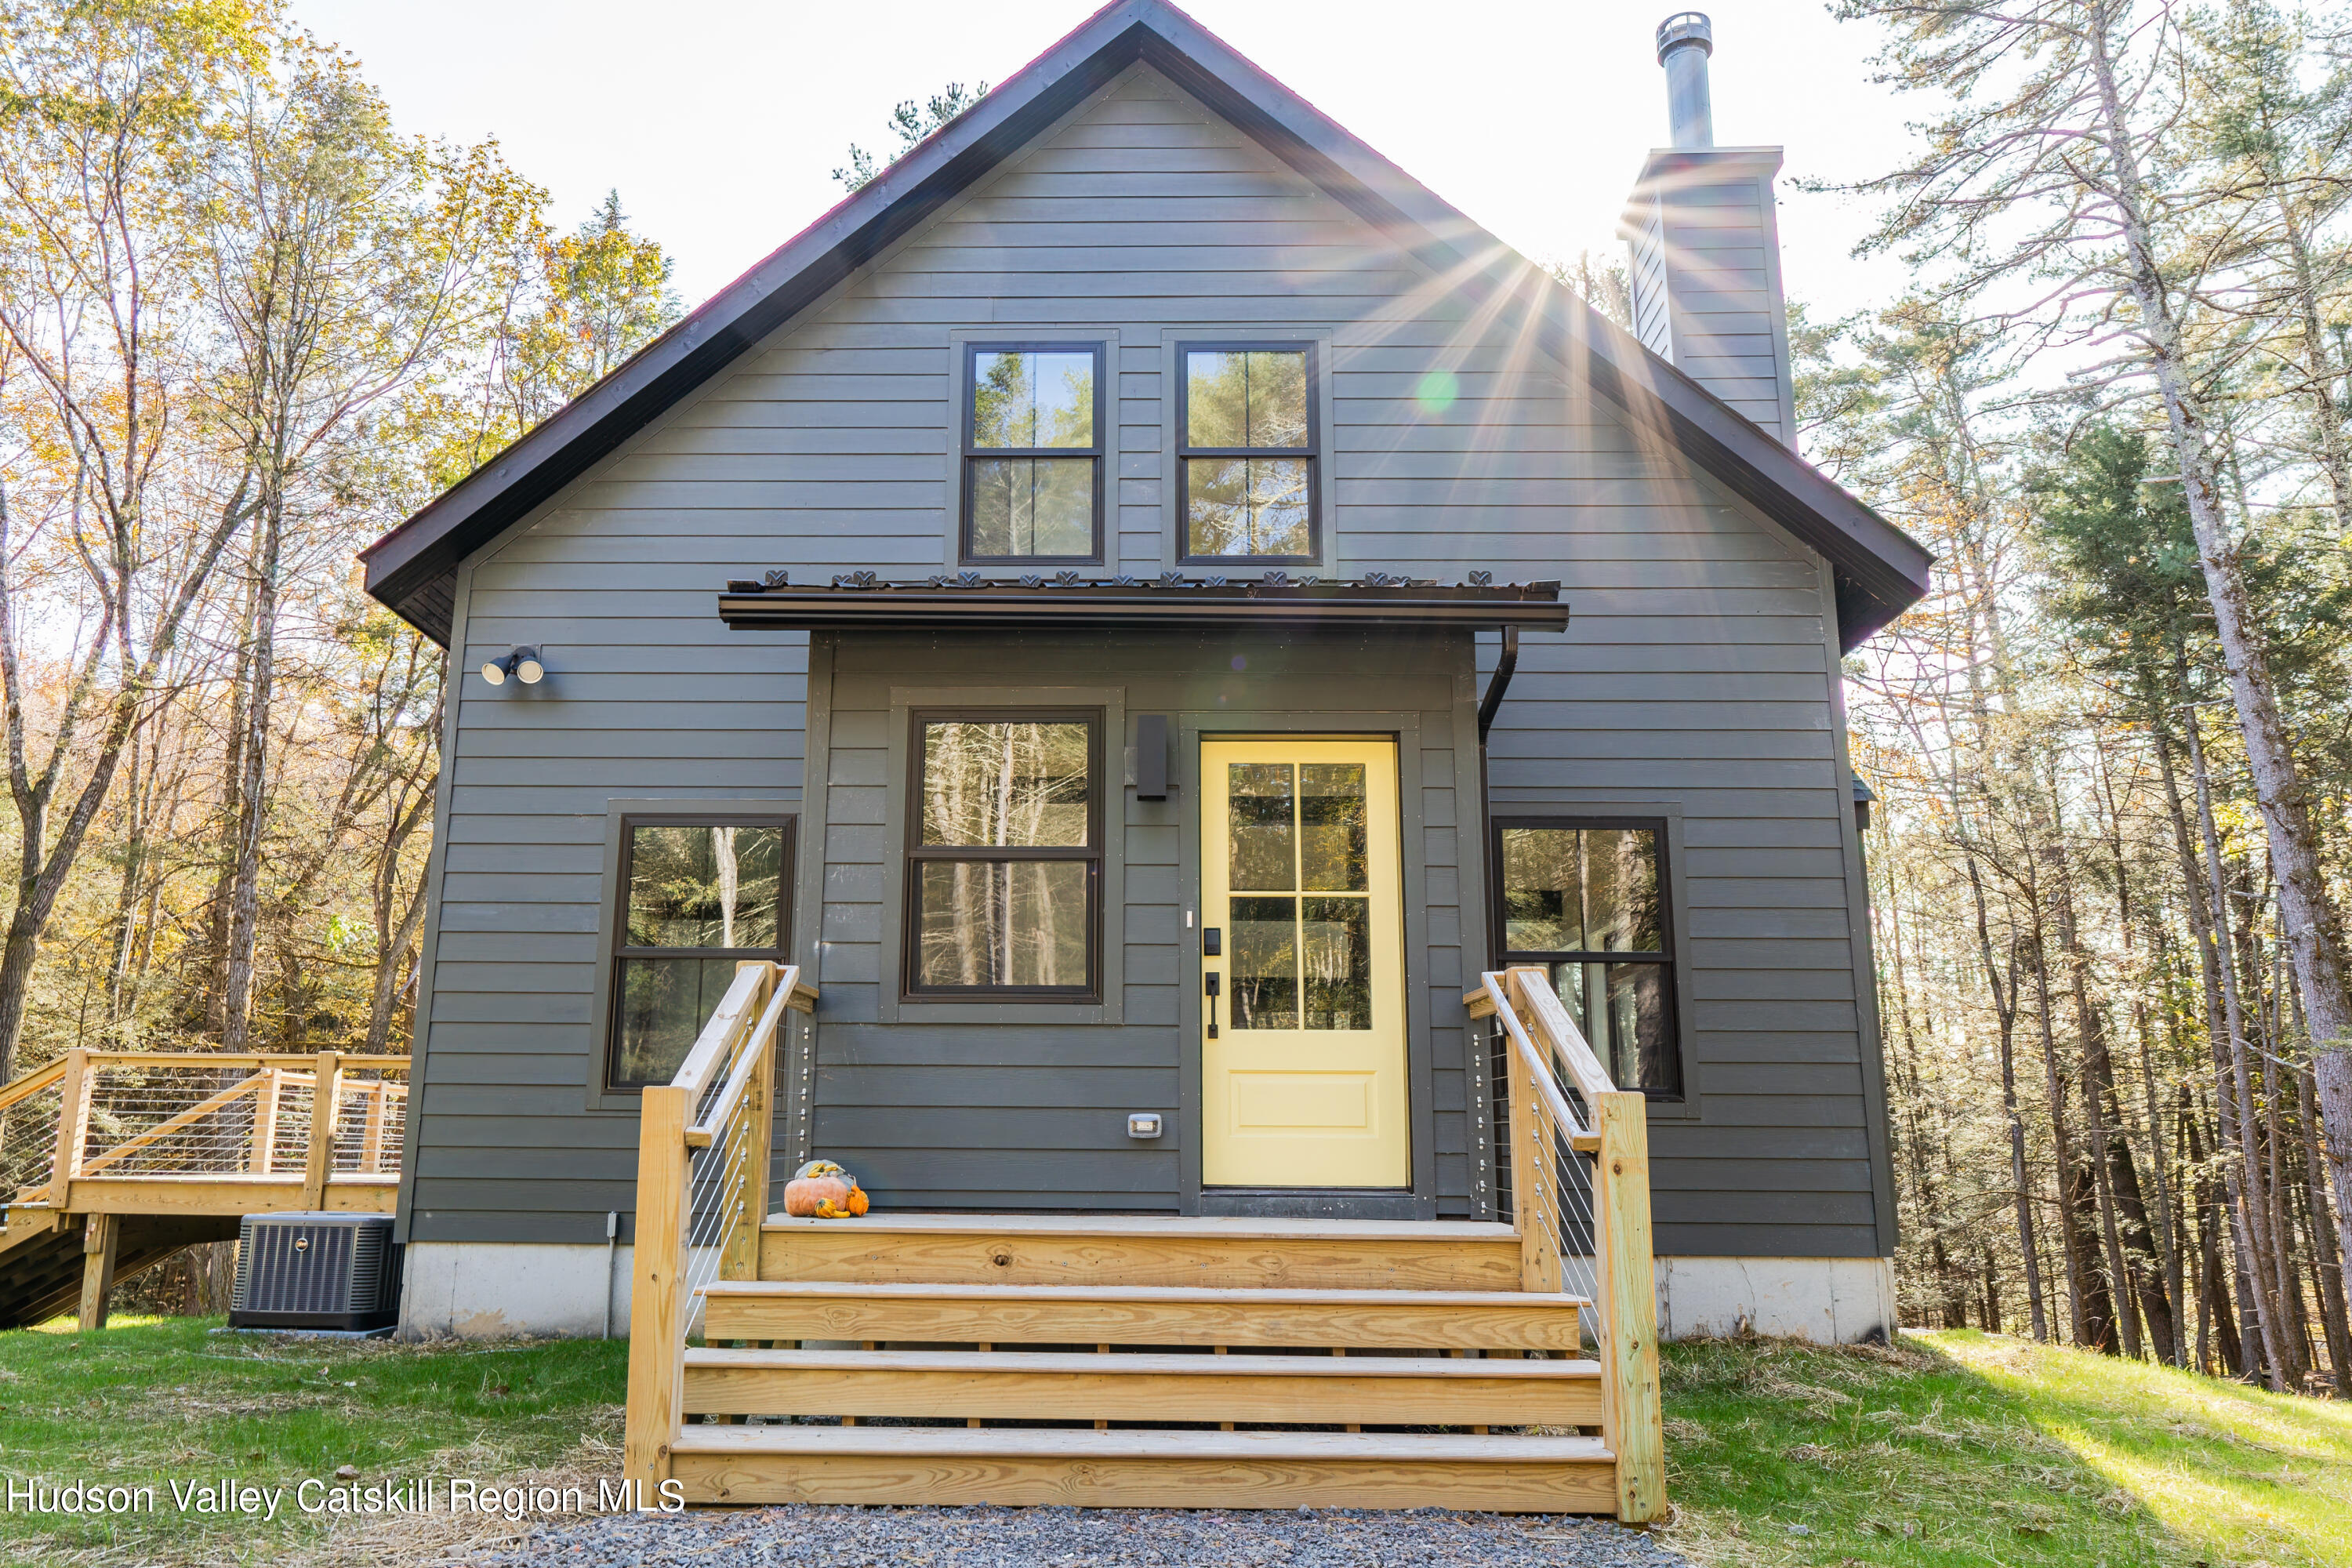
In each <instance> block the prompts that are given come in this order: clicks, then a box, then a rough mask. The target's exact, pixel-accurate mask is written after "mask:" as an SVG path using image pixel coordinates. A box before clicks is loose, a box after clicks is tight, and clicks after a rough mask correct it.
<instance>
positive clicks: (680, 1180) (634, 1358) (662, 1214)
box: [621, 1084, 694, 1509]
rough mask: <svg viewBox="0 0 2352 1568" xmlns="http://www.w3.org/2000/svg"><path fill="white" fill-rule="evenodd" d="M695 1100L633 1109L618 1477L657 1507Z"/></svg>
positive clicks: (681, 1306) (676, 1405)
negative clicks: (631, 1250)
mask: <svg viewBox="0 0 2352 1568" xmlns="http://www.w3.org/2000/svg"><path fill="white" fill-rule="evenodd" d="M693 1101H694V1097H693V1095H692V1094H691V1092H689V1091H688V1090H687V1089H678V1088H677V1087H675V1086H673V1085H670V1084H659V1085H656V1086H653V1087H651V1088H648V1089H646V1090H645V1091H644V1093H643V1095H642V1096H641V1103H640V1106H639V1110H638V1112H637V1118H638V1120H637V1236H636V1243H635V1267H634V1268H633V1269H632V1270H631V1272H632V1274H633V1275H634V1279H632V1281H631V1284H630V1288H629V1394H628V1407H627V1409H628V1415H627V1426H625V1428H624V1432H623V1436H622V1439H621V1475H622V1478H623V1479H625V1480H632V1481H635V1482H636V1483H637V1486H638V1491H637V1499H636V1502H637V1506H638V1507H639V1508H641V1509H650V1508H655V1507H657V1506H658V1505H659V1501H660V1496H661V1494H660V1487H661V1483H662V1482H663V1481H665V1480H667V1479H668V1478H669V1456H670V1445H671V1444H672V1443H674V1442H675V1441H677V1434H678V1430H679V1427H680V1426H681V1418H682V1416H683V1415H684V1410H683V1407H682V1403H681V1402H682V1400H683V1397H684V1394H685V1386H684V1385H685V1382H686V1321H687V1312H688V1305H689V1304H688V1300H687V1297H686V1220H687V1215H686V1205H687V1198H688V1183H687V1163H686V1162H687V1152H686V1129H687V1125H688V1122H689V1121H691V1120H692V1119H693V1116H694V1103H693Z"/></svg>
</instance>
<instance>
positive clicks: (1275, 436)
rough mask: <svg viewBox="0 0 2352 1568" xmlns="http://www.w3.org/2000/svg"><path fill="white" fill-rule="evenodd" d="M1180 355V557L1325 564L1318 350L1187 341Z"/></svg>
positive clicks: (1285, 345) (1301, 346)
mask: <svg viewBox="0 0 2352 1568" xmlns="http://www.w3.org/2000/svg"><path fill="white" fill-rule="evenodd" d="M1176 352H1177V354H1178V356H1179V358H1180V360H1181V374H1179V376H1178V379H1177V394H1178V398H1179V402H1180V407H1179V409H1178V413H1177V418H1178V421H1179V430H1180V432H1181V434H1180V436H1179V437H1178V446H1177V449H1176V470H1177V484H1178V488H1179V489H1180V490H1181V494H1182V500H1181V507H1180V510H1181V514H1182V527H1183V530H1184V535H1183V549H1182V552H1181V553H1182V555H1183V557H1184V558H1185V559H1186V560H1188V561H1303V562H1312V561H1315V560H1316V559H1318V557H1319V555H1320V554H1321V551H1322V542H1321V538H1320V533H1321V526H1320V520H1319V518H1318V515H1317V513H1318V508H1317V505H1316V484H1315V467H1316V446H1315V438H1316V432H1315V426H1316V420H1315V350H1314V348H1313V346H1312V345H1310V344H1305V343H1183V344H1180V345H1179V346H1178V348H1177V351H1176Z"/></svg>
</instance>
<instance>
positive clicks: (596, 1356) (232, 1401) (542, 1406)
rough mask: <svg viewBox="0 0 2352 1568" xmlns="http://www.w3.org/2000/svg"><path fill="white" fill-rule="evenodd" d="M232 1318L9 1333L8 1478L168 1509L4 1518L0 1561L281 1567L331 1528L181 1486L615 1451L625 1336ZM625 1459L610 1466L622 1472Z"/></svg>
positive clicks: (63, 1325) (1, 1397)
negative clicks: (347, 1331)
mask: <svg viewBox="0 0 2352 1568" xmlns="http://www.w3.org/2000/svg"><path fill="white" fill-rule="evenodd" d="M218 1326H219V1320H218V1319H194V1318H117V1319H115V1320H114V1321H113V1322H112V1323H111V1324H110V1325H109V1326H108V1328H107V1329H106V1331H104V1332H102V1333H98V1334H81V1333H77V1332H75V1331H74V1327H73V1323H72V1321H71V1320H69V1319H68V1320H61V1321H58V1322H56V1323H51V1324H49V1325H47V1326H46V1327H44V1328H40V1329H32V1330H16V1331H8V1332H5V1333H0V1477H5V1478H6V1479H9V1480H13V1481H16V1482H17V1483H18V1484H20V1485H21V1484H22V1483H23V1482H25V1481H26V1480H27V1479H31V1478H34V1477H38V1478H40V1479H42V1480H43V1481H44V1482H45V1483H47V1484H56V1483H58V1482H71V1481H73V1480H75V1479H86V1480H90V1481H104V1482H107V1483H108V1484H110V1485H120V1486H131V1487H138V1486H152V1487H154V1488H155V1489H156V1495H157V1498H158V1500H159V1501H160V1502H161V1504H162V1510H161V1511H160V1512H159V1513H157V1514H155V1515H152V1516H148V1515H130V1516H115V1517H110V1518H105V1519H97V1518H75V1517H72V1516H59V1515H55V1514H51V1515H47V1516H43V1515H37V1514H33V1513H30V1512H28V1511H26V1510H23V1509H22V1508H21V1507H20V1508H19V1509H17V1510H11V1511H0V1562H6V1563H79V1562H85V1561H88V1562H101V1561H102V1562H124V1563H238V1562H267V1561H272V1560H274V1559H276V1558H277V1557H278V1556H279V1555H280V1554H281V1553H282V1552H285V1550H286V1549H287V1548H289V1547H292V1546H299V1545H301V1544H304V1543H306V1542H311V1541H314V1540H315V1539H316V1538H317V1537H318V1536H319V1535H320V1533H321V1529H320V1522H319V1521H315V1520H305V1519H303V1518H300V1517H293V1518H289V1515H294V1514H295V1510H294V1508H293V1507H292V1505H291V1503H290V1502H289V1504H287V1505H286V1506H283V1507H281V1509H280V1510H279V1513H278V1521H277V1522H276V1523H275V1524H270V1525H261V1526H256V1525H253V1524H249V1523H247V1522H245V1521H240V1520H235V1519H231V1520H222V1519H218V1518H205V1517H199V1516H196V1515H194V1514H187V1515H184V1514H182V1513H180V1512H179V1511H178V1510H176V1509H175V1508H173V1503H172V1496H171V1492H170V1490H169V1489H168V1485H167V1483H168V1481H170V1480H172V1479H178V1480H180V1481H181V1482H182V1483H183V1484H185V1483H186V1482H187V1481H189V1480H191V1479H210V1478H216V1477H219V1476H221V1475H223V1474H232V1475H234V1476H235V1477H236V1479H238V1480H240V1481H248V1482H253V1483H257V1484H260V1485H265V1486H266V1485H281V1486H289V1487H290V1486H293V1485H295V1484H297V1483H299V1482H300V1481H301V1480H303V1479H306V1478H309V1477H319V1478H321V1479H331V1478H332V1477H333V1476H334V1473H335V1471H336V1469H337V1468H338V1467H341V1466H343V1465H351V1466H355V1467H356V1468H358V1469H359V1470H360V1472H361V1474H362V1484H364V1482H366V1481H375V1482H383V1481H386V1480H392V1479H407V1478H409V1477H412V1476H432V1477H435V1478H438V1477H441V1476H445V1475H450V1474H456V1475H461V1476H469V1477H478V1478H480V1479H483V1480H484V1481H486V1482H487V1481H488V1480H491V1479H512V1478H513V1477H514V1476H515V1475H516V1473H517V1472H519V1471H521V1470H525V1469H530V1468H541V1467H546V1466H551V1465H554V1464H557V1463H559V1462H561V1461H563V1460H565V1459H566V1458H567V1457H572V1458H576V1456H577V1455H578V1454H579V1452H580V1450H581V1448H582V1446H583V1443H585V1444H589V1445H595V1444H599V1443H603V1444H608V1445H611V1446H612V1447H614V1448H615V1449H616V1448H617V1446H618V1442H619V1434H620V1422H621V1399H622V1394H623V1390H624V1387H625V1363H626V1359H627V1353H628V1347H627V1345H626V1344H625V1343H624V1342H620V1341H613V1342H601V1341H595V1340H565V1341H550V1342H536V1343H520V1344H518V1343H508V1344H482V1343H448V1342H444V1343H441V1344H438V1345H398V1344H393V1343H390V1342H384V1341H364V1342H352V1341H321V1340H296V1339H286V1338H281V1337H278V1336H274V1335H258V1334H226V1333H221V1334H215V1333H212V1332H210V1330H212V1329H214V1328H216V1327H218ZM613 1458H614V1461H615V1462H614V1463H612V1464H610V1465H608V1466H604V1467H603V1468H605V1469H607V1470H608V1471H609V1472H610V1473H612V1474H618V1472H619V1465H618V1463H617V1458H618V1455H617V1453H615V1454H614V1456H613Z"/></svg>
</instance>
